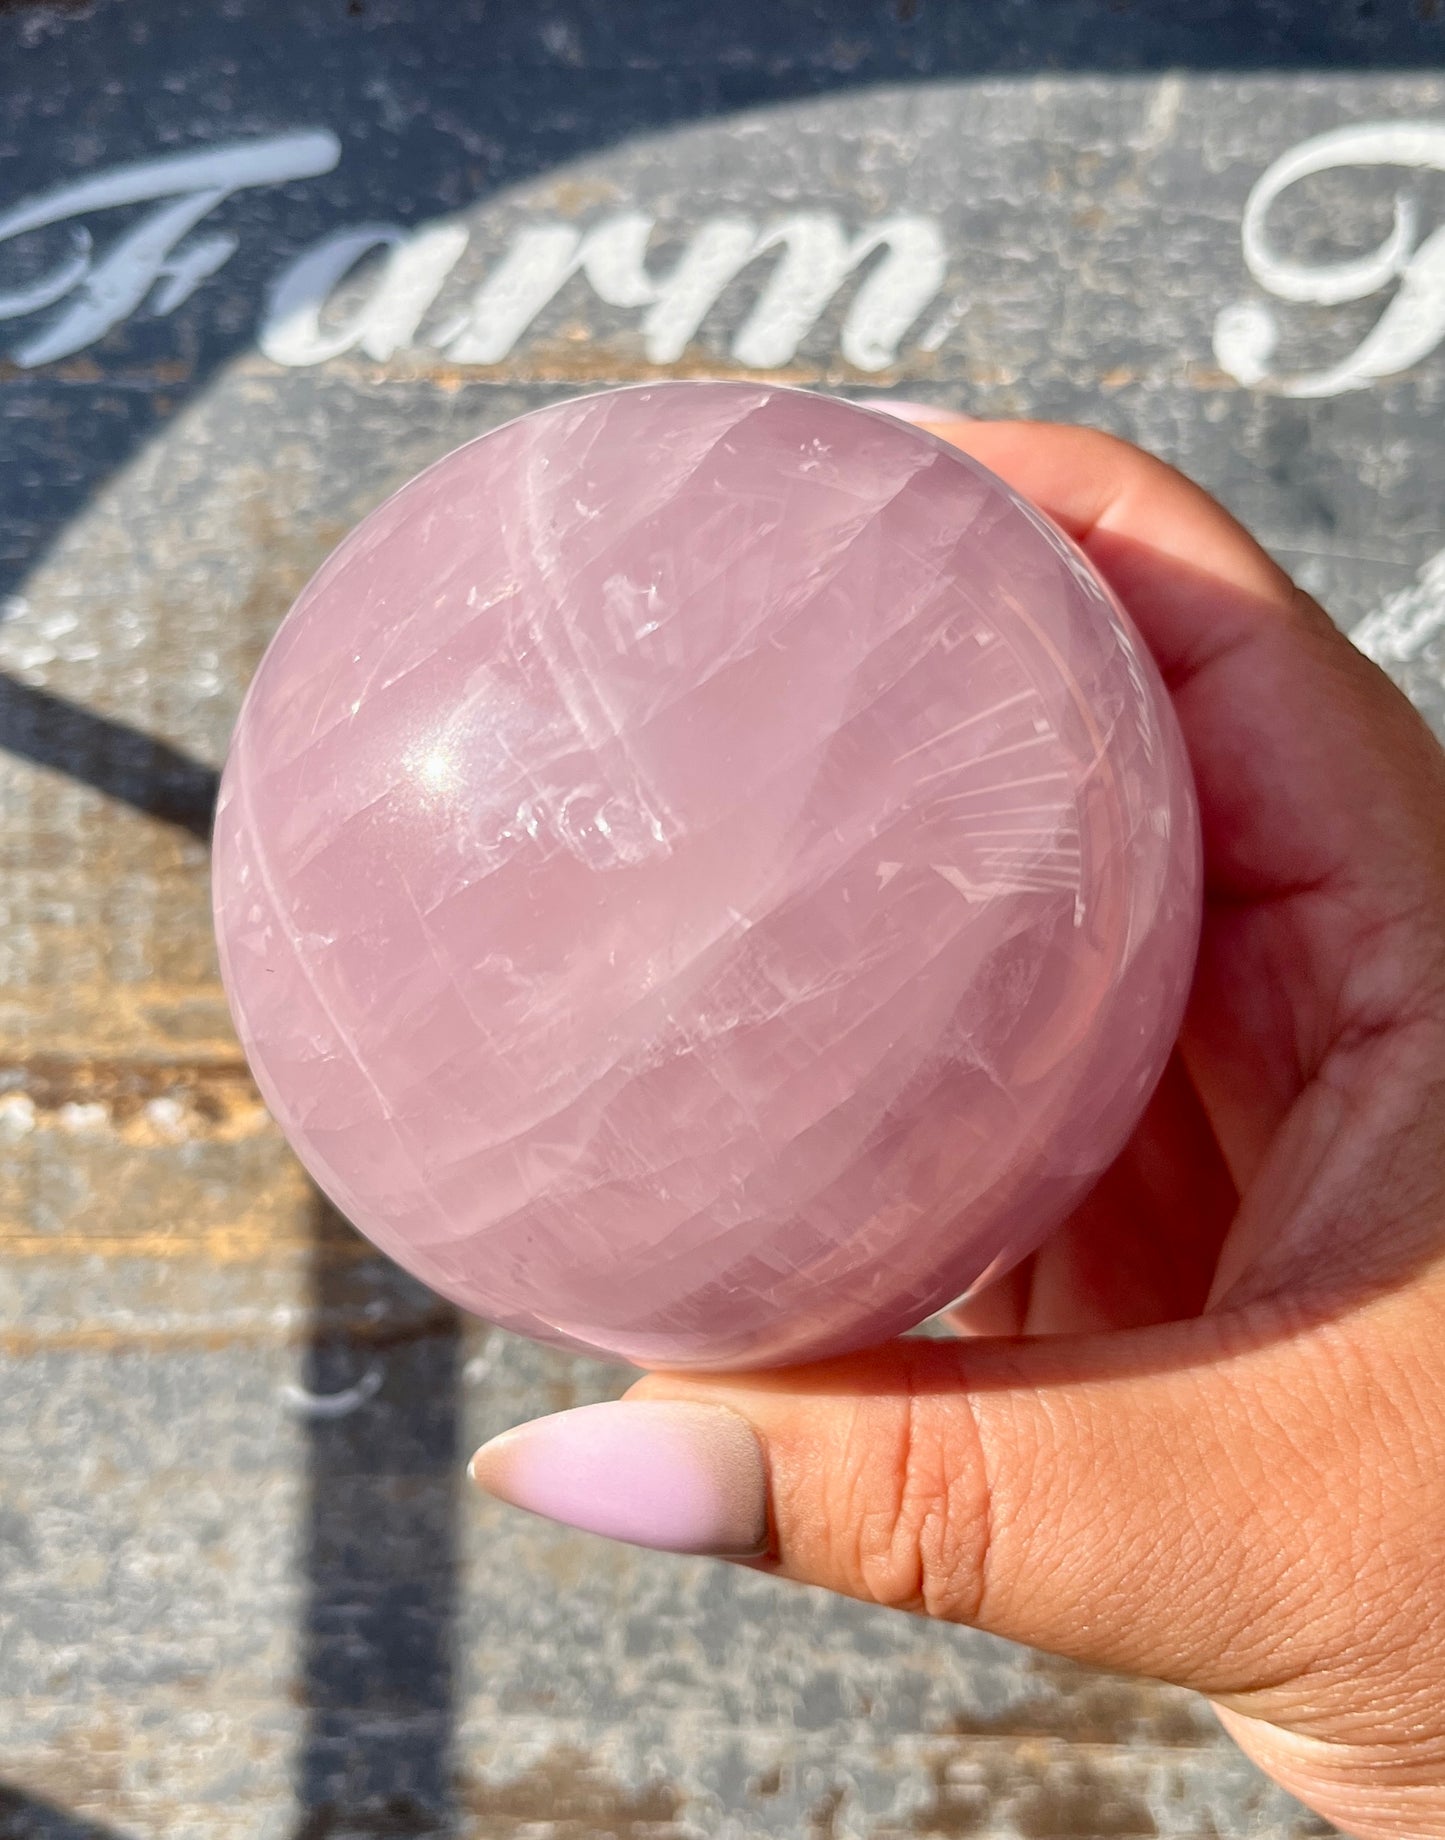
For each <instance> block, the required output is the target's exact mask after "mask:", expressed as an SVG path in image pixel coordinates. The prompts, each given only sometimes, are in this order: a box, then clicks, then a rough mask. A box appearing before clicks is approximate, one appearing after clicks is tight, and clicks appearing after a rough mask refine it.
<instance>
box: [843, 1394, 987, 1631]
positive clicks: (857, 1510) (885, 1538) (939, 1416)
mask: <svg viewBox="0 0 1445 1840" xmlns="http://www.w3.org/2000/svg"><path fill="white" fill-rule="evenodd" d="M827 1491H828V1500H827V1505H826V1516H825V1518H826V1524H827V1526H828V1527H829V1529H830V1530H831V1531H830V1541H831V1544H832V1546H833V1552H832V1553H831V1555H830V1558H831V1564H830V1566H829V1569H830V1571H832V1572H833V1574H834V1575H835V1576H836V1577H838V1578H839V1579H840V1580H841V1581H842V1588H844V1589H846V1590H848V1591H849V1592H850V1593H851V1595H853V1596H856V1597H860V1598H864V1599H866V1600H867V1601H869V1602H872V1603H878V1604H886V1605H889V1606H891V1607H893V1608H897V1609H904V1610H911V1611H918V1612H922V1613H924V1614H926V1615H929V1616H934V1617H939V1618H942V1619H945V1620H948V1621H953V1622H969V1621H971V1620H973V1618H974V1616H975V1614H976V1612H977V1609H978V1606H979V1604H980V1602H981V1601H982V1597H983V1588H984V1578H985V1572H986V1567H987V1556H988V1529H989V1500H988V1484H987V1477H986V1474H985V1471H984V1466H983V1462H982V1455H981V1444H980V1439H979V1434H978V1427H977V1423H976V1421H975V1418H974V1414H973V1411H972V1408H971V1406H970V1404H969V1402H968V1400H967V1398H966V1396H964V1395H962V1394H956V1395H946V1396H940V1395H938V1394H933V1395H931V1396H922V1397H920V1396H919V1395H917V1394H915V1393H913V1392H911V1391H910V1392H906V1393H903V1394H901V1395H899V1396H895V1397H893V1398H891V1399H888V1400H886V1401H883V1400H873V1401H868V1402H865V1403H864V1404H863V1405H862V1406H861V1407H860V1409H859V1410H858V1411H856V1412H855V1413H854V1415H853V1419H852V1422H851V1424H850V1426H849V1427H848V1431H847V1434H846V1437H845V1439H844V1445H843V1450H842V1452H841V1459H840V1460H839V1461H838V1462H837V1463H836V1464H835V1465H834V1466H833V1467H832V1470H831V1473H830V1476H829V1479H828V1485H827Z"/></svg>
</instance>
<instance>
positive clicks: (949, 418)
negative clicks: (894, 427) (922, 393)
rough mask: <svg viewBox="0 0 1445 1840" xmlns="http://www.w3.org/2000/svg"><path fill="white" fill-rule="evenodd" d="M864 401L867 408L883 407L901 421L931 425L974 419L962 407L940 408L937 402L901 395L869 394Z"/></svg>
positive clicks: (883, 409)
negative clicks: (927, 401)
mask: <svg viewBox="0 0 1445 1840" xmlns="http://www.w3.org/2000/svg"><path fill="white" fill-rule="evenodd" d="M862 403H863V407H864V408H865V409H881V410H882V411H883V413H884V414H885V415H896V416H897V417H898V419H899V421H900V422H921V423H924V424H926V425H930V426H931V425H935V424H937V423H939V422H971V421H972V420H973V417H972V416H971V415H965V414H964V412H963V410H962V409H940V408H939V407H938V405H937V404H936V403H919V402H907V401H905V399H904V398H903V397H901V396H868V397H865V398H863V399H862Z"/></svg>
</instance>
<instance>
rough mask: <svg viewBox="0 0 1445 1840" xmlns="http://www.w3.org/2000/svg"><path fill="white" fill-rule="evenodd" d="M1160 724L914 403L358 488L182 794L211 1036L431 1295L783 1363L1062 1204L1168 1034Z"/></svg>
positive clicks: (1170, 1002)
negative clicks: (234, 721)
mask: <svg viewBox="0 0 1445 1840" xmlns="http://www.w3.org/2000/svg"><path fill="white" fill-rule="evenodd" d="M1199 906H1200V867H1199V830H1198V822H1197V815H1196V809H1195V804H1194V798H1193V792H1192V786H1191V781H1190V777H1189V772H1188V768H1187V764H1186V760H1185V756H1184V751H1183V747H1182V745H1181V741H1180V736H1179V731H1178V729H1177V727H1176V724H1175V720H1174V716H1173V712H1172V710H1171V708H1170V704H1169V701H1168V697H1167V695H1166V693H1165V690H1164V688H1163V685H1162V683H1161V682H1160V679H1159V676H1158V674H1157V672H1156V670H1155V667H1154V665H1153V663H1152V662H1151V660H1150V658H1149V656H1148V654H1147V652H1146V651H1145V650H1144V647H1143V645H1142V644H1141V642H1140V639H1139V636H1138V634H1137V633H1136V632H1135V631H1134V629H1133V627H1132V626H1131V625H1130V623H1129V621H1128V619H1127V618H1126V617H1125V616H1124V614H1123V613H1122V612H1121V611H1120V608H1119V606H1118V604H1117V603H1116V602H1115V600H1114V599H1113V597H1112V595H1111V594H1110V592H1109V590H1108V589H1107V588H1106V587H1105V586H1104V585H1103V584H1102V583H1101V581H1100V580H1099V579H1098V577H1097V576H1096V575H1095V574H1094V573H1093V572H1092V570H1091V569H1090V567H1089V566H1088V564H1087V563H1086V562H1085V561H1084V559H1083V557H1082V556H1081V554H1080V553H1079V551H1078V550H1076V549H1075V548H1074V547H1073V545H1072V544H1071V543H1070V542H1069V541H1068V540H1066V539H1065V538H1064V537H1062V536H1061V535H1060V534H1059V532H1058V531H1057V530H1056V529H1055V528H1054V527H1053V525H1051V524H1050V523H1049V522H1048V521H1047V520H1046V519H1045V518H1043V517H1042V516H1041V515H1040V514H1039V513H1038V512H1037V511H1035V510H1034V509H1032V508H1031V507H1030V506H1029V505H1027V504H1025V503H1024V502H1023V501H1022V500H1020V499H1019V498H1018V497H1017V496H1015V494H1014V493H1013V492H1012V491H1010V490H1009V489H1008V488H1007V487H1006V486H1004V485H1003V484H1002V483H1001V482H1000V481H999V480H998V479H996V478H994V477H993V475H992V474H990V473H988V472H987V471H985V470H984V469H983V468H982V467H980V466H978V465H976V464H975V463H974V462H973V461H971V460H968V459H966V458H964V457H963V456H962V455H961V454H959V453H958V452H956V451H955V450H954V449H952V448H950V447H948V446H946V445H945V444H944V443H942V442H940V441H938V440H936V439H934V438H933V437H932V436H930V435H928V434H925V433H922V432H920V431H919V430H918V429H916V428H914V427H911V426H909V425H907V424H905V423H903V422H900V421H898V420H895V419H893V418H890V417H888V416H886V415H883V414H880V413H877V412H874V411H871V410H868V409H865V408H860V407H857V406H856V405H853V404H850V403H846V402H840V401H836V400H832V399H829V398H826V397H819V396H813V395H809V394H805V393H803V392H801V391H795V390H786V389H775V388H772V387H768V386H764V385H755V384H749V383H660V384H656V385H646V386H643V387H638V388H633V389H624V390H614V391H609V392H606V393H604V394H601V395H595V396H588V397H583V398H581V399H577V400H573V401H569V402H563V403H559V404H556V405H553V406H552V407H549V408H545V409H541V410H538V411H537V412H535V413H534V414H531V415H527V416H524V417H522V419H521V420H519V421H515V422H512V423H510V424H508V425H507V426H505V427H503V428H499V429H497V430H495V431H494V432H493V433H491V434H487V435H484V436H483V437H482V438H481V439H480V440H476V441H473V442H472V443H470V445H468V446H466V447H463V448H460V449H459V450H458V451H457V452H455V453H453V454H450V455H448V456H447V458H446V459H444V460H441V461H439V462H438V463H437V464H436V465H435V466H433V467H431V468H430V469H429V470H428V471H427V472H425V473H423V474H422V475H421V476H420V477H419V478H417V479H414V480H413V481H412V482H411V483H410V484H409V485H407V486H406V487H404V488H403V489H402V490H401V491H400V492H398V493H397V494H396V496H395V497H393V498H391V499H389V500H388V501H387V502H386V503H385V504H384V505H382V506H381V508H380V509H379V510H377V511H375V512H373V513H372V514H371V516H370V517H368V518H367V519H366V521H365V522H364V523H363V524H362V525H361V526H360V527H359V528H358V529H357V530H355V531H354V532H353V533H352V534H351V536H350V537H348V538H347V540H346V541H345V542H344V543H343V544H342V545H341V547H340V548H339V549H338V550H337V551H336V553H335V554H334V555H333V556H332V557H331V559H330V560H329V561H328V562H327V563H326V564H325V566H324V567H323V568H322V570H321V571H320V573H319V574H318V575H317V576H316V578H315V579H314V580H313V581H312V582H311V584H310V586H309V587H308V588H307V589H306V590H305V592H304V593H303V594H302V596H301V598H300V600H299V601H298V602H297V603H296V606H295V607H294V608H293V609H292V611H291V613H290V614H289V616H288V617H287V619H286V620H285V622H284V624H283V625H282V627H281V629H280V631H279V632H278V633H277V635H276V638H275V640H274V642H273V643H272V645H271V647H270V650H269V651H268V652H267V653H266V656H265V658H264V659H263V661H262V663H261V667H260V670H259V671H258V672H257V675H256V679H255V682H254V683H253V684H252V686H251V689H250V692H249V694H248V696H247V698H246V701H245V705H244V708H243V709H242V712H241V717H240V721H239V724H238V726H237V729H236V735H235V741H234V744H233V746H232V749H231V754H230V759H229V761H228V763H227V766H226V771H225V777H224V780H223V783H222V789H221V801H220V810H219V815H218V817H217V823H216V852H215V911H216V925H217V930H218V934H219V938H220V948H221V963H222V969H223V973H224V977H225V982H226V989H227V991H228V994H229V997H230V1001H231V1006H232V1010H233V1012H234V1015H235V1019H236V1026H237V1028H238V1029H239V1031H240V1035H241V1039H242V1042H243V1043H244V1045H245V1048H246V1052H247V1054H248V1055H249V1057H250V1062H251V1066H252V1068H253V1069H254V1072H255V1075H256V1079H257V1081H258V1083H259V1085H260V1087H261V1091H262V1093H263V1094H264V1096H265V1099H266V1101H267V1103H268V1105H269V1106H270V1107H271V1110H272V1111H273V1112H274V1113H275V1115H276V1117H277V1119H278V1120H279V1121H280V1123H281V1125H282V1128H283V1129H284V1130H285V1132H286V1133H287V1135H288V1137H289V1138H290V1140H291V1142H292V1143H293V1144H294V1146H295V1148H296V1150H297V1152H298V1154H299V1155H300V1157H301V1159H302V1161H303V1162H304V1163H305V1165H306V1167H307V1168H308V1169H309V1170H310V1172H311V1174H312V1175H313V1176H314V1177H315V1179H316V1181H317V1182H318V1183H319V1184H320V1185H321V1187H322V1188H323V1189H324V1190H325V1191H326V1193H327V1194H328V1195H329V1196H330V1197H331V1198H332V1200H333V1201H334V1202H335V1203H336V1205H337V1206H338V1207H339V1208H340V1209H341V1210H342V1211H343V1212H344V1213H345V1214H347V1215H348V1216H349V1217H350V1218H351V1219H352V1220H353V1221H354V1222H355V1223H356V1225H357V1226H358V1227H359V1228H361V1230H362V1231H363V1232H364V1233H366V1234H367V1235H368V1236H369V1237H370V1238H371V1239H372V1240H374V1241H375V1242H376V1244H377V1245H378V1246H380V1247H382V1248H383V1249H384V1250H385V1251H386V1252H388V1253H389V1254H391V1256H392V1257H393V1258H395V1259H396V1260H398V1261H399V1262H400V1263H401V1264H402V1265H404V1266H406V1267H407V1268H408V1269H409V1270H410V1271H412V1272H413V1273H415V1274H416V1275H417V1276H418V1277H420V1278H422V1279H423V1280H425V1282H426V1283H427V1284H429V1285H431V1286H433V1287H434V1288H435V1289H436V1290H438V1291H440V1292H442V1293H443V1294H444V1295H445V1296H447V1297H450V1298H452V1299H454V1300H455V1301H456V1302H458V1303H460V1304H462V1305H464V1306H465V1307H466V1308H467V1309H469V1310H474V1311H476V1312H478V1313H480V1314H481V1315H483V1316H486V1317H488V1318H490V1319H491V1320H492V1321H494V1322H497V1323H501V1324H504V1325H505V1326H506V1327H508V1328H510V1329H516V1330H520V1331H522V1332H523V1333H524V1334H527V1335H532V1336H537V1337H540V1338H542V1339H544V1340H546V1341H550V1342H557V1343H563V1344H566V1345H571V1346H581V1347H584V1348H588V1349H594V1350H604V1351H606V1352H608V1353H610V1354H615V1355H620V1356H623V1357H625V1358H627V1359H628V1360H631V1361H634V1362H636V1363H638V1364H641V1365H648V1366H651V1365H658V1366H680V1367H712V1368H719V1367H726V1366H747V1365H765V1364H773V1363H778V1362H783V1361H795V1360H799V1359H802V1358H805V1357H813V1356H821V1355H826V1354H830V1353H835V1352H839V1351H842V1350H845V1349H848V1348H852V1347H857V1346H859V1345H862V1344H866V1343H869V1342H873V1341H877V1340H879V1339H880V1338H882V1337H885V1336H889V1335H893V1334H895V1333H897V1332H899V1331H902V1330H904V1329H907V1328H909V1327H910V1326H912V1325H914V1324H916V1323H918V1322H919V1321H921V1320H922V1319H923V1318H924V1317H926V1316H928V1315H930V1314H931V1313H932V1312H934V1311H936V1310H938V1309H939V1308H940V1307H942V1306H944V1305H946V1304H948V1303H949V1302H951V1301H953V1300H955V1299H957V1298H958V1297H959V1296H960V1294H961V1293H963V1292H965V1291H967V1290H968V1289H969V1288H970V1287H973V1286H977V1285H978V1284H980V1283H981V1282H984V1281H986V1280H987V1279H989V1278H990V1277H993V1276H996V1275H997V1274H998V1273H999V1272H1001V1271H1002V1270H1003V1269H1005V1268H1006V1267H1007V1266H1008V1265H1010V1264H1011V1263H1012V1262H1013V1261H1015V1260H1017V1259H1018V1258H1020V1257H1021V1256H1022V1255H1023V1254H1025V1253H1027V1252H1028V1251H1030V1250H1031V1249H1032V1248H1033V1247H1034V1246H1036V1245H1037V1244H1038V1242H1039V1241H1040V1240H1041V1239H1042V1238H1043V1237H1044V1235H1045V1234H1047V1233H1048V1232H1049V1231H1050V1229H1051V1228H1053V1227H1054V1226H1055V1225H1057V1224H1058V1222H1059V1221H1060V1220H1061V1219H1062V1218H1063V1217H1064V1215H1065V1214H1066V1213H1067V1211H1068V1210H1069V1209H1070V1208H1071V1207H1072V1206H1073V1205H1074V1204H1075V1203H1076V1202H1077V1201H1078V1200H1079V1199H1080V1198H1081V1196H1082V1195H1083V1194H1084V1193H1085V1191H1086V1190H1087V1189H1088V1188H1089V1186H1090V1184H1091V1183H1092V1182H1093V1181H1094V1180H1095V1178H1096V1177H1097V1176H1098V1175H1099V1174H1100V1172H1101V1171H1102V1170H1103V1169H1104V1167H1105V1166H1106V1165H1107V1164H1108V1163H1109V1162H1110V1160H1111V1159H1112V1158H1113V1157H1114V1156H1115V1154H1116V1153H1117V1152H1118V1150H1119V1149H1120V1148H1121V1146H1122V1145H1123V1143H1124V1141H1125V1139H1126V1137H1127V1136H1128V1134H1129V1132H1130V1130H1131V1128H1132V1127H1133V1125H1134V1124H1135V1122H1136V1121H1137V1119H1138V1117H1139V1114H1140V1111H1141V1109H1142V1108H1143V1106H1144V1104H1145V1102H1146V1100H1147V1099H1148V1097H1149V1094H1150V1091H1151V1089H1152V1087H1153V1086H1154V1084H1155V1082H1156V1080H1157V1079H1158V1076H1159V1074H1160V1072H1161V1069H1162V1068H1163V1066H1164V1063H1165V1060H1166V1058H1167V1056H1168V1053H1169V1050H1170V1045H1171V1043H1172V1041H1173V1039H1174V1035H1175V1032H1176V1030H1177V1028H1178V1025H1179V1020H1180V1014H1181V1009H1182V1006H1183V1003H1184V998H1185V993H1186V988H1187V985H1188V983H1189V978H1190V973H1191V969H1192V963H1193V958H1194V952H1195V945H1196V938H1197V930H1198V923H1199Z"/></svg>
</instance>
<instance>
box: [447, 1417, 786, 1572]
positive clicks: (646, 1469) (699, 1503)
mask: <svg viewBox="0 0 1445 1840" xmlns="http://www.w3.org/2000/svg"><path fill="white" fill-rule="evenodd" d="M469 1473H470V1475H471V1478H472V1480H473V1482H475V1483H476V1484H477V1486H478V1488H481V1489H484V1490H485V1491H486V1492H487V1494H489V1495H495V1496H496V1497H497V1498H498V1500H499V1501H506V1502H510V1503H511V1504H512V1506H513V1507H515V1508H526V1509H528V1510H529V1511H530V1512H531V1513H533V1514H542V1515H545V1516H546V1517H547V1519H548V1520H553V1521H560V1522H561V1523H562V1525H563V1526H565V1527H580V1528H581V1529H582V1530H583V1531H584V1532H586V1533H600V1534H604V1535H605V1536H606V1537H607V1538H608V1539H609V1540H626V1541H627V1542H628V1543H629V1544H631V1545H633V1546H652V1547H656V1548H658V1549H659V1550H661V1551H663V1552H676V1553H707V1554H710V1555H711V1556H712V1557H713V1558H717V1559H744V1558H756V1557H757V1556H758V1555H759V1554H760V1553H763V1552H765V1551H766V1550H767V1542H768V1491H767V1477H766V1473H765V1470H764V1465H763V1451H762V1446H761V1444H760V1443H759V1442H758V1438H757V1433H756V1432H755V1431H754V1430H753V1428H752V1426H751V1425H749V1424H748V1422H747V1420H746V1419H744V1418H741V1417H739V1415H738V1414H737V1413H736V1412H733V1411H730V1410H729V1409H728V1407H726V1406H709V1405H693V1404H690V1403H687V1402H685V1401H681V1400H662V1399H619V1400H615V1401H613V1402H611V1403H609V1404H606V1405H597V1406H578V1407H577V1408H576V1409H575V1410H574V1411H571V1412H559V1413H558V1414H557V1415H556V1417H554V1418H537V1419H533V1420H532V1422H531V1423H530V1424H526V1425H518V1426H517V1427H516V1429H515V1430H512V1431H504V1432H503V1433H502V1435H501V1436H500V1437H495V1438H493V1439H492V1440H491V1442H490V1443H489V1444H483V1446H482V1448H481V1449H480V1450H479V1451H478V1452H477V1454H476V1455H475V1456H474V1457H473V1458H472V1461H471V1465H470V1469H469Z"/></svg>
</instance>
